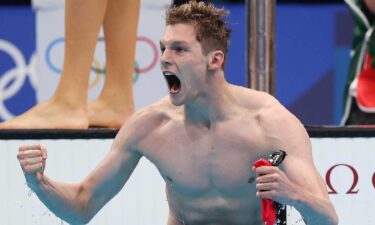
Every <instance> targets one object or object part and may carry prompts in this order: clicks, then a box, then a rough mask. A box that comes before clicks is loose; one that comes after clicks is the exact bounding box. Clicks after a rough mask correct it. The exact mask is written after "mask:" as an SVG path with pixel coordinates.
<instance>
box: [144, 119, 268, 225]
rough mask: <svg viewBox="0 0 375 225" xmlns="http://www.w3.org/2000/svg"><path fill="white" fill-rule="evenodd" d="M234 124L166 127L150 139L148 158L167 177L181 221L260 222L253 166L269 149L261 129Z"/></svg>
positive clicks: (173, 207)
mask: <svg viewBox="0 0 375 225" xmlns="http://www.w3.org/2000/svg"><path fill="white" fill-rule="evenodd" d="M234 125H235V124H221V125H218V126H217V127H215V128H213V129H208V128H206V129H203V128H195V127H188V128H186V127H183V126H182V125H180V126H181V127H174V129H172V128H173V127H164V128H161V129H160V133H159V134H158V135H156V138H157V139H155V140H153V141H151V140H150V141H151V142H153V145H152V147H151V145H150V149H147V151H145V156H146V157H148V158H149V159H150V160H151V161H152V162H153V163H154V164H155V165H156V166H157V168H158V169H159V171H160V173H161V175H162V176H163V178H164V180H165V181H166V184H167V197H168V201H169V206H170V208H171V213H172V214H173V217H175V219H176V221H180V222H181V221H183V222H184V223H186V224H218V225H219V224H238V225H240V224H254V225H255V224H260V222H259V218H260V214H259V200H258V199H257V197H256V196H255V184H254V177H255V174H254V173H253V171H252V170H251V164H252V162H254V161H255V160H257V159H258V158H259V157H260V156H261V155H264V151H265V149H266V147H265V146H264V143H263V141H262V140H263V139H262V137H261V133H260V132H259V130H253V131H251V130H248V129H247V128H246V127H241V126H234ZM177 126H178V125H177ZM182 128H183V129H182ZM163 129H164V130H163ZM159 138H160V139H159ZM172 224H173V223H172Z"/></svg>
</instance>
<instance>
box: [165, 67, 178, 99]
mask: <svg viewBox="0 0 375 225" xmlns="http://www.w3.org/2000/svg"><path fill="white" fill-rule="evenodd" d="M163 74H164V77H165V79H166V80H167V83H168V88H169V93H171V94H177V93H179V92H180V91H181V82H180V79H178V77H177V76H176V75H175V74H173V73H171V72H168V71H165V72H163Z"/></svg>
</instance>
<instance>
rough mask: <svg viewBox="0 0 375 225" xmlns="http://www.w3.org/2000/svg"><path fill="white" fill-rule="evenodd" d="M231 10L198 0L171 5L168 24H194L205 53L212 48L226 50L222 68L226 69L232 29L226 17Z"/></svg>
mask: <svg viewBox="0 0 375 225" xmlns="http://www.w3.org/2000/svg"><path fill="white" fill-rule="evenodd" d="M228 15H229V12H228V11H227V10H225V9H224V8H221V9H219V8H215V6H214V5H213V4H211V3H205V2H196V1H195V0H192V1H190V2H188V3H185V4H182V5H180V6H171V7H170V8H169V9H168V10H167V11H166V19H165V22H166V25H175V24H179V23H184V24H192V25H194V27H195V31H196V39H197V41H198V42H200V43H201V45H202V49H203V53H204V54H208V53H209V52H210V51H212V50H221V51H223V52H224V62H223V65H222V68H223V69H225V63H226V56H227V53H228V44H229V43H228V42H229V38H230V33H231V30H230V29H229V28H227V24H228V23H227V22H226V21H225V20H224V17H226V16H228Z"/></svg>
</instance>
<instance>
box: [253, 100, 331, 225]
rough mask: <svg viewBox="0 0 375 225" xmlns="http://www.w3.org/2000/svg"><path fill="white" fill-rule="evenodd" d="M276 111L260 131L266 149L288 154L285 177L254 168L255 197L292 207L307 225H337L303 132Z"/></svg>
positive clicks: (286, 115) (278, 172) (285, 114)
mask: <svg viewBox="0 0 375 225" xmlns="http://www.w3.org/2000/svg"><path fill="white" fill-rule="evenodd" d="M272 111H273V112H272ZM275 111H276V112H275ZM275 111H274V110H271V112H272V115H268V117H266V119H265V120H264V124H263V127H264V130H265V136H266V140H267V142H268V143H269V144H270V146H269V147H270V148H271V149H275V150H276V149H283V150H285V151H286V152H287V154H288V156H287V157H286V159H285V161H284V162H283V163H282V165H281V168H283V170H284V171H285V173H284V172H283V171H282V170H281V169H279V168H277V167H259V168H257V169H256V174H257V184H256V186H257V195H258V196H259V197H260V198H269V199H272V200H274V201H277V202H280V203H282V204H286V205H291V206H293V207H295V208H296V209H297V210H298V211H299V212H300V213H301V215H302V216H303V217H304V220H305V222H306V224H307V225H314V224H319V225H336V224H338V218H337V215H336V212H335V209H334V207H333V205H332V203H331V201H330V199H329V197H328V192H327V189H326V186H325V183H324V181H323V179H322V178H321V176H320V175H319V173H318V171H317V169H316V168H315V166H314V162H313V157H312V153H311V143H310V139H309V136H308V134H307V132H306V130H305V128H304V127H303V125H302V124H301V123H300V122H299V121H298V119H297V118H295V117H294V116H293V115H291V114H290V113H289V112H287V111H286V110H285V109H283V108H281V109H280V107H276V110H275ZM271 112H270V113H271ZM266 116H267V115H266ZM267 118H271V119H267ZM260 190H262V191H260ZM264 190H267V191H264Z"/></svg>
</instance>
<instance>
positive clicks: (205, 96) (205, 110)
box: [184, 80, 237, 128]
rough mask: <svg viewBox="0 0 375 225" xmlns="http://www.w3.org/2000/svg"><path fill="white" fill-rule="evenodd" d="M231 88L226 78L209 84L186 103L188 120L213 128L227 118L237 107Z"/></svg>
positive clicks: (185, 108)
mask: <svg viewBox="0 0 375 225" xmlns="http://www.w3.org/2000/svg"><path fill="white" fill-rule="evenodd" d="M231 89H232V87H231V85H230V84H229V83H227V82H226V81H225V80H223V81H222V82H220V83H219V84H217V83H213V84H210V85H208V87H207V89H205V91H202V92H201V94H199V95H198V97H196V98H195V99H194V100H192V101H189V102H187V103H185V105H184V112H185V120H186V122H188V123H191V124H202V125H204V126H205V127H207V128H212V127H213V126H214V125H215V124H216V123H217V122H221V121H225V120H227V119H228V118H229V116H230V115H232V113H233V111H234V110H235V108H237V107H235V106H236V105H237V101H236V99H235V96H234V95H233V93H232V91H231Z"/></svg>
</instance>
